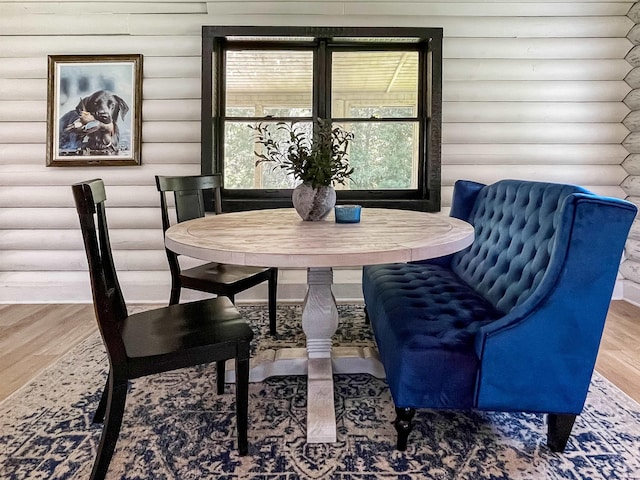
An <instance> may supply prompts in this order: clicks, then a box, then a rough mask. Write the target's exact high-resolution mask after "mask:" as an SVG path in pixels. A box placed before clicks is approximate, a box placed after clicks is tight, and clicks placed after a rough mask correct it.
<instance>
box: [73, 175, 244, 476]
mask: <svg viewBox="0 0 640 480" xmlns="http://www.w3.org/2000/svg"><path fill="white" fill-rule="evenodd" d="M72 189H73V195H74V198H75V202H76V209H77V211H78V216H79V217H80V227H81V230H82V236H83V239H84V246H85V250H86V254H87V261H88V263H89V276H90V279H91V289H92V293H93V303H94V308H95V313H96V318H97V321H98V327H99V329H100V334H101V335H102V340H103V342H104V345H105V348H106V350H107V355H108V357H109V374H108V378H107V384H106V386H105V389H104V392H103V394H102V398H101V399H100V403H99V405H98V408H97V410H96V413H95V415H94V418H93V421H94V422H97V423H100V422H103V421H104V427H103V429H102V436H101V437H100V445H99V447H98V452H97V456H96V460H95V463H94V465H93V471H92V472H91V480H96V479H103V478H105V475H106V473H107V470H108V468H109V463H110V461H111V457H112V455H113V452H114V450H115V446H116V442H117V440H118V435H119V433H120V426H121V424H122V417H123V413H124V406H125V400H126V396H127V387H128V383H129V380H131V379H134V378H138V377H142V376H146V375H151V374H156V373H162V372H167V371H171V370H176V369H179V368H184V367H189V366H193V365H198V364H202V363H209V362H216V368H217V371H218V376H217V377H218V378H217V392H218V393H219V394H220V393H222V392H223V390H224V363H225V361H226V360H228V359H235V361H236V414H237V419H236V422H237V428H238V452H239V454H240V455H246V454H247V452H248V442H247V411H248V396H249V347H250V342H251V339H252V338H253V332H252V331H251V328H250V327H249V325H247V323H246V322H245V321H244V320H243V318H242V317H241V315H240V314H239V312H238V310H237V309H236V308H235V306H234V305H233V304H232V303H231V301H230V300H229V299H228V298H227V297H224V296H218V297H216V298H213V299H210V300H203V301H198V302H191V303H185V304H178V305H170V306H168V307H164V308H158V309H154V310H149V311H145V312H141V313H136V314H132V315H129V314H128V313H127V306H126V303H125V300H124V297H123V295H122V291H121V289H120V285H119V283H118V278H117V274H116V270H115V267H114V263H113V257H112V253H111V245H110V242H109V233H108V228H107V218H106V214H105V206H104V202H105V200H106V194H105V189H104V184H103V182H102V180H100V179H96V180H90V181H87V182H82V183H78V184H75V185H73V187H72ZM105 417H106V420H105Z"/></svg>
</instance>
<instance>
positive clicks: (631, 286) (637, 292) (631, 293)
mask: <svg viewBox="0 0 640 480" xmlns="http://www.w3.org/2000/svg"><path fill="white" fill-rule="evenodd" d="M622 291H623V295H622V298H621V300H624V301H625V302H629V303H631V304H633V305H636V306H638V307H640V284H637V283H636V282H633V281H631V280H623V281H622ZM614 300H616V299H615V298H614Z"/></svg>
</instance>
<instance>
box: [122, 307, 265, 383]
mask: <svg viewBox="0 0 640 480" xmlns="http://www.w3.org/2000/svg"><path fill="white" fill-rule="evenodd" d="M252 338H253V331H252V330H251V327H249V325H248V324H247V322H246V321H245V320H244V319H243V318H242V316H241V315H240V314H239V313H238V310H237V309H236V308H235V306H234V305H233V304H232V303H231V301H230V300H229V299H228V298H227V297H216V298H213V299H210V300H205V301H198V302H190V303H183V304H177V305H170V306H168V307H166V308H162V309H154V310H149V311H144V312H140V313H135V314H132V315H130V316H129V317H127V318H126V319H125V321H124V323H123V326H122V339H123V342H124V346H125V350H126V353H127V357H128V358H129V360H130V370H131V371H132V373H134V375H135V376H141V375H148V374H150V373H159V372H162V371H164V370H165V368H164V367H163V365H164V364H165V363H167V364H168V365H171V366H173V368H175V365H176V361H177V360H176V358H184V359H185V366H188V365H193V364H195V363H199V362H194V359H196V358H197V357H198V356H199V355H205V356H206V360H203V362H202V363H205V362H211V361H213V360H215V359H216V358H219V359H221V360H222V359H226V358H233V357H234V356H235V355H234V352H235V348H236V345H237V344H238V342H247V343H248V342H250V341H251V339H252ZM225 344H226V345H228V346H229V349H231V350H230V351H228V350H226V349H225V348H223V346H224V345H225ZM212 350H215V351H216V352H218V353H219V355H217V356H216V357H212V353H211V351H212ZM187 351H191V353H190V354H185V352H187ZM149 357H156V358H157V362H155V363H150V362H149ZM137 358H139V359H141V360H142V362H141V364H140V365H137V364H136V359H137ZM173 368H171V369H173ZM138 369H140V370H139V371H138Z"/></svg>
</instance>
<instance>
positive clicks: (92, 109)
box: [59, 90, 129, 155]
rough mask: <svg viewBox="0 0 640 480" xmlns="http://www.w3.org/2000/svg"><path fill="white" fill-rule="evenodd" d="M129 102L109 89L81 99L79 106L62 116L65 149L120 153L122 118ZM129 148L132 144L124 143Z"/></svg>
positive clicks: (61, 123) (66, 150)
mask: <svg viewBox="0 0 640 480" xmlns="http://www.w3.org/2000/svg"><path fill="white" fill-rule="evenodd" d="M128 111H129V105H127V102H125V101H124V100H123V99H122V98H121V97H119V96H118V95H116V94H115V93H113V92H110V91H108V90H98V91H96V92H94V93H92V94H91V95H89V96H87V97H84V98H82V99H80V102H79V103H78V105H76V108H75V109H73V110H71V111H69V112H67V113H65V114H64V115H63V116H62V117H61V118H60V130H59V135H60V144H59V148H60V151H61V152H67V154H78V155H82V154H83V153H85V152H86V153H89V154H92V153H93V154H101V155H116V154H118V152H119V151H120V136H119V128H118V119H119V118H124V116H125V115H126V114H127V112H128ZM123 148H124V149H125V150H126V149H127V148H128V145H123Z"/></svg>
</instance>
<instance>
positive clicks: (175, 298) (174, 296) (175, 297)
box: [169, 285, 182, 305]
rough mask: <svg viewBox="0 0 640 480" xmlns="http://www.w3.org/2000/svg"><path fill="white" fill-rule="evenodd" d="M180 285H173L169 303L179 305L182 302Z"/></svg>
mask: <svg viewBox="0 0 640 480" xmlns="http://www.w3.org/2000/svg"><path fill="white" fill-rule="evenodd" d="M181 290H182V289H181V288H180V286H177V287H176V286H173V285H171V296H170V297H169V305H177V304H178V303H180V291H181Z"/></svg>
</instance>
